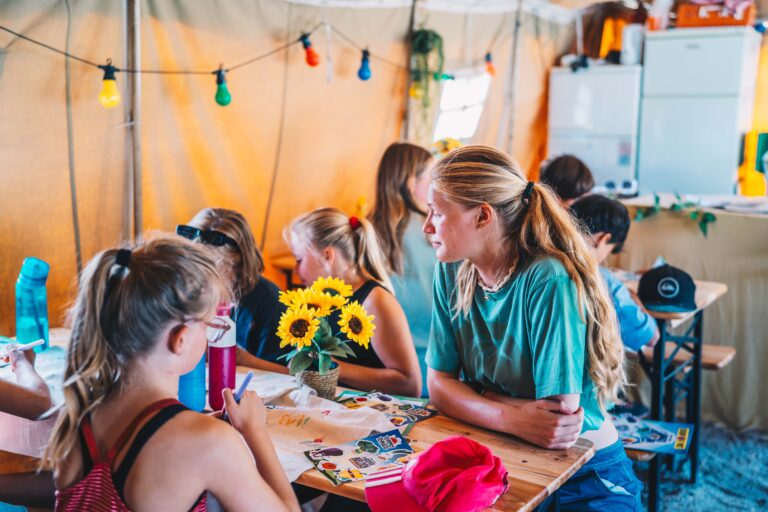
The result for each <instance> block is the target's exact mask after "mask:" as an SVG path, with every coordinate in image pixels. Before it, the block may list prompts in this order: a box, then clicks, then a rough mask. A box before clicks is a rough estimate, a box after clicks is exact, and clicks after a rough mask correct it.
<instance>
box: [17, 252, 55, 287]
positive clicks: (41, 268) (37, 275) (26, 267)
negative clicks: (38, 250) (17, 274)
mask: <svg viewBox="0 0 768 512" xmlns="http://www.w3.org/2000/svg"><path fill="white" fill-rule="evenodd" d="M50 269H51V266H50V265H48V263H46V262H44V261H43V260H41V259H39V258H34V257H29V258H25V259H24V263H22V265H21V275H22V276H24V277H25V278H26V279H31V280H33V281H42V282H43V283H45V280H46V279H48V271H49V270H50Z"/></svg>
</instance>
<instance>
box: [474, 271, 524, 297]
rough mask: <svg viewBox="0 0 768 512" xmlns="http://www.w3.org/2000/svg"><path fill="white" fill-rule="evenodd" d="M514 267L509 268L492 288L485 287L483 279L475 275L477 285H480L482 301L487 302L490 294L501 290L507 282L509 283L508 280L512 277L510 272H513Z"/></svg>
mask: <svg viewBox="0 0 768 512" xmlns="http://www.w3.org/2000/svg"><path fill="white" fill-rule="evenodd" d="M514 270H515V269H514V267H510V269H509V270H508V271H507V273H506V274H504V275H503V276H502V277H501V278H500V279H498V280H497V281H496V283H495V284H493V285H492V286H489V285H486V284H485V283H484V282H483V278H482V277H480V273H479V272H478V273H477V284H479V285H480V288H481V289H482V290H483V299H484V300H488V299H490V295H489V294H491V293H496V292H497V291H499V290H501V288H502V287H503V286H504V285H505V284H507V281H509V278H510V277H512V272H514Z"/></svg>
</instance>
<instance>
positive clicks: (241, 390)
mask: <svg viewBox="0 0 768 512" xmlns="http://www.w3.org/2000/svg"><path fill="white" fill-rule="evenodd" d="M252 378H253V372H248V375H246V376H245V379H243V383H242V384H240V387H239V388H238V389H237V391H235V402H237V403H240V399H241V398H243V393H245V390H246V389H248V384H249V383H250V382H251V379H252ZM222 419H224V420H226V421H228V420H229V416H228V415H227V413H226V411H225V412H224V416H222Z"/></svg>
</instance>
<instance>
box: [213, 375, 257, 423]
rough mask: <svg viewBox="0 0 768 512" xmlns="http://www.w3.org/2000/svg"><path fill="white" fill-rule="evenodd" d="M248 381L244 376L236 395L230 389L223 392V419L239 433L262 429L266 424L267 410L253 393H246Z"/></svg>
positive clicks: (248, 378) (247, 377)
mask: <svg viewBox="0 0 768 512" xmlns="http://www.w3.org/2000/svg"><path fill="white" fill-rule="evenodd" d="M250 379H251V378H250V377H249V376H246V378H245V380H244V381H243V383H242V384H241V385H240V388H239V389H238V390H237V392H236V393H233V392H232V390H231V389H225V390H224V391H223V395H224V415H223V419H228V420H229V422H230V423H231V424H232V426H233V427H235V428H236V429H237V430H238V431H241V432H242V431H243V430H244V429H246V428H253V427H256V428H263V427H264V425H266V423H267V409H266V408H265V407H264V403H263V402H262V401H261V398H259V395H257V394H256V392H255V391H246V388H247V387H248V383H249V382H250ZM238 397H239V399H240V400H239V401H238V400H237V399H238Z"/></svg>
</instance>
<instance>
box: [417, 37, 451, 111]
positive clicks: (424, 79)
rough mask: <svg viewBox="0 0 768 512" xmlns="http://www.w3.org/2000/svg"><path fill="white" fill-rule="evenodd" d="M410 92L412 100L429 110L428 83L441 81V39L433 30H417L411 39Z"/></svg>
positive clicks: (443, 59)
mask: <svg viewBox="0 0 768 512" xmlns="http://www.w3.org/2000/svg"><path fill="white" fill-rule="evenodd" d="M411 48H412V57H411V59H412V60H411V90H410V95H411V97H412V98H414V99H420V100H421V104H422V106H423V107H424V108H425V109H428V108H429V82H430V80H435V81H440V80H442V79H443V64H444V63H445V55H444V53H443V38H442V37H441V36H440V34H438V33H437V32H435V31H434V30H427V29H419V30H416V31H415V32H414V33H413V37H412V39H411Z"/></svg>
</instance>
